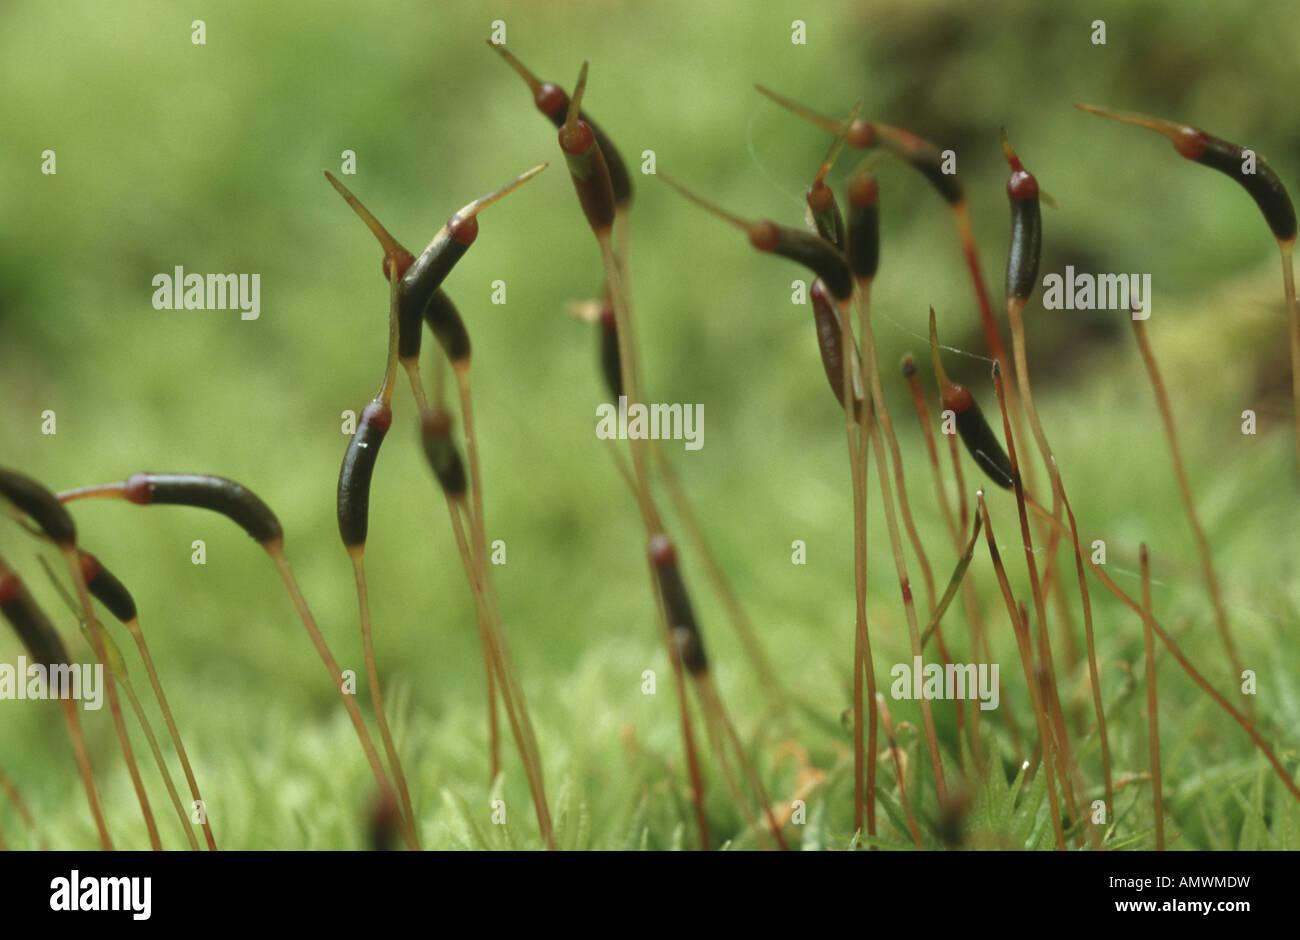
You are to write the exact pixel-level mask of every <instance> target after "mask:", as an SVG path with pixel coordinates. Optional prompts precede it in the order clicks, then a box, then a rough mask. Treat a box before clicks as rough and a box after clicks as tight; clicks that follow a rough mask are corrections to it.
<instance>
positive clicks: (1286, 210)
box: [1180, 131, 1296, 242]
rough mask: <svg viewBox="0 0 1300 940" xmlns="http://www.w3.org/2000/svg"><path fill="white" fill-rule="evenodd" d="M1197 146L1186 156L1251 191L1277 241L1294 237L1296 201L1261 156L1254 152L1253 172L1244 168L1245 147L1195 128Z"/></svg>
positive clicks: (1286, 240) (1284, 240)
mask: <svg viewBox="0 0 1300 940" xmlns="http://www.w3.org/2000/svg"><path fill="white" fill-rule="evenodd" d="M1196 133H1197V134H1198V135H1199V147H1198V146H1197V145H1195V144H1194V145H1192V148H1191V149H1192V151H1193V152H1195V153H1196V156H1193V157H1189V159H1191V160H1195V161H1196V162H1197V163H1200V164H1202V165H1204V166H1208V167H1210V168H1211V169H1215V170H1218V171H1219V172H1220V173H1223V174H1224V175H1225V176H1230V177H1232V178H1233V179H1234V180H1236V181H1237V182H1238V183H1239V184H1241V187H1242V188H1243V189H1244V190H1246V192H1248V193H1250V198H1251V199H1253V200H1255V205H1257V206H1259V211H1260V212H1261V213H1263V215H1264V221H1265V222H1267V223H1268V227H1269V229H1270V230H1271V231H1272V232H1273V237H1274V238H1276V239H1277V240H1278V241H1282V242H1289V241H1293V240H1294V239H1295V237H1296V216H1295V205H1294V204H1293V203H1292V202H1291V196H1290V194H1289V193H1287V191H1286V187H1285V186H1283V185H1282V180H1281V179H1280V178H1279V177H1278V175H1277V173H1276V172H1274V170H1273V168H1272V167H1271V166H1269V165H1268V164H1267V163H1266V162H1264V159H1263V158H1262V157H1260V156H1259V155H1258V154H1256V155H1255V159H1254V169H1255V172H1253V173H1246V172H1243V170H1244V168H1245V167H1246V165H1247V161H1246V150H1245V148H1244V147H1239V146H1238V145H1237V144H1233V143H1229V142H1228V141H1226V140H1223V139H1222V138H1220V137H1214V136H1213V135H1211V134H1207V133H1205V132H1204V131H1197V132H1196ZM1180 152H1181V150H1180Z"/></svg>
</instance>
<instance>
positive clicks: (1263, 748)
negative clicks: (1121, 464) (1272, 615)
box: [1088, 558, 1300, 802]
mask: <svg viewBox="0 0 1300 940" xmlns="http://www.w3.org/2000/svg"><path fill="white" fill-rule="evenodd" d="M1088 567H1089V568H1091V569H1092V573H1093V575H1094V576H1095V577H1096V578H1097V580H1099V581H1101V583H1102V584H1103V585H1105V587H1106V590H1108V591H1110V593H1111V594H1113V595H1115V597H1117V598H1118V599H1119V600H1120V601H1121V602H1122V603H1123V604H1124V605H1125V606H1127V607H1128V608H1129V609H1130V610H1132V611H1133V612H1134V613H1136V614H1137V615H1138V616H1139V617H1143V618H1146V619H1149V620H1150V621H1151V629H1152V630H1154V631H1155V634H1156V636H1158V637H1159V638H1160V642H1162V643H1164V644H1165V648H1166V649H1168V650H1169V652H1170V653H1171V654H1172V655H1173V657H1174V659H1175V660H1177V661H1178V665H1179V666H1181V667H1182V668H1183V672H1185V673H1187V675H1188V677H1189V678H1190V679H1191V680H1192V681H1193V682H1194V683H1196V685H1197V687H1198V688H1200V690H1201V691H1202V692H1204V693H1205V694H1206V695H1208V696H1209V697H1210V699H1211V700H1213V702H1214V704H1216V705H1218V706H1219V707H1220V708H1221V709H1223V710H1224V711H1225V712H1227V713H1228V715H1229V717H1231V718H1232V720H1233V721H1235V722H1236V723H1237V724H1238V725H1240V726H1241V730H1243V731H1245V732H1246V734H1247V735H1249V736H1250V740H1251V741H1252V742H1254V744H1255V747H1257V748H1258V749H1259V751H1260V753H1261V754H1263V755H1264V757H1265V759H1267V760H1268V762H1269V764H1271V765H1272V766H1273V770H1274V772H1275V773H1276V774H1277V776H1278V779H1280V780H1281V781H1282V785H1283V786H1285V787H1286V788H1287V790H1289V791H1290V792H1291V795H1292V796H1293V797H1295V799H1296V801H1297V802H1300V786H1297V785H1296V782H1295V781H1294V780H1293V779H1292V778H1291V772H1290V771H1289V770H1287V768H1286V765H1285V764H1283V763H1282V762H1281V761H1280V760H1278V757H1277V755H1276V754H1275V753H1273V749H1272V748H1271V747H1269V746H1268V742H1267V741H1265V740H1264V736H1263V735H1262V734H1260V733H1259V729H1257V728H1256V727H1255V723H1254V722H1253V721H1251V720H1250V719H1249V718H1248V717H1247V716H1246V715H1245V714H1243V713H1242V712H1241V711H1240V710H1239V709H1237V708H1235V707H1234V706H1233V704H1232V703H1231V702H1229V701H1228V700H1227V699H1226V698H1225V697H1224V696H1223V695H1222V694H1221V693H1220V692H1218V691H1217V690H1216V689H1215V688H1214V686H1212V685H1210V683H1209V680H1207V679H1206V678H1205V676H1203V675H1202V674H1201V673H1200V671H1199V670H1198V669H1197V668H1196V667H1195V666H1193V665H1192V661H1191V660H1190V659H1188V658H1187V656H1186V655H1184V653H1183V651H1182V649H1181V648H1180V647H1179V646H1178V644H1177V643H1175V642H1174V638H1173V637H1171V636H1170V635H1169V634H1168V633H1167V632H1165V629H1164V628H1163V627H1162V626H1160V622H1159V621H1158V620H1156V618H1155V617H1154V616H1152V615H1150V614H1148V613H1147V612H1145V611H1144V610H1143V609H1142V606H1141V605H1140V604H1139V603H1138V602H1137V601H1135V600H1133V598H1131V597H1129V596H1128V594H1126V593H1125V592H1124V590H1123V589H1122V588H1120V586H1119V585H1117V584H1116V583H1115V582H1114V581H1113V580H1112V579H1111V577H1110V575H1108V574H1107V573H1106V571H1105V569H1103V568H1102V567H1101V566H1100V565H1098V564H1096V563H1095V562H1093V560H1092V559H1091V558H1089V559H1088Z"/></svg>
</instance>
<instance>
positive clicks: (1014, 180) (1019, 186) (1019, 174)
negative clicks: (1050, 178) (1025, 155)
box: [1007, 161, 1038, 202]
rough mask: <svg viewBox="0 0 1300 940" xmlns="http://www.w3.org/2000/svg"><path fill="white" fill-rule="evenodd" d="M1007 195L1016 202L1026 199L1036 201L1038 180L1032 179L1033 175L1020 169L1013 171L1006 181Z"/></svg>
mask: <svg viewBox="0 0 1300 940" xmlns="http://www.w3.org/2000/svg"><path fill="white" fill-rule="evenodd" d="M1016 162H1017V163H1018V162H1019V161H1016ZM1007 195H1008V196H1010V197H1011V198H1012V199H1015V200H1016V201H1017V202H1022V201H1024V200H1026V199H1037V198H1038V180H1037V179H1035V178H1034V174H1032V173H1030V172H1029V171H1028V170H1026V169H1024V168H1023V167H1021V168H1020V169H1018V170H1015V171H1014V172H1013V173H1012V174H1011V176H1010V178H1009V179H1008V180H1007Z"/></svg>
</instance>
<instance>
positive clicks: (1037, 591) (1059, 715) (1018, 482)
mask: <svg viewBox="0 0 1300 940" xmlns="http://www.w3.org/2000/svg"><path fill="white" fill-rule="evenodd" d="M993 388H994V390H995V391H996V393H997V399H998V406H999V408H1000V409H1001V411H1002V431H1003V435H1004V436H1005V438H1006V442H1007V458H1008V460H1010V462H1011V480H1012V484H1013V488H1014V489H1015V493H1016V512H1017V515H1018V516H1019V519H1020V537H1021V539H1022V541H1023V545H1024V552H1025V566H1026V568H1028V570H1029V588H1030V594H1031V596H1032V597H1033V601H1034V612H1035V614H1036V615H1037V618H1038V656H1039V660H1040V662H1039V667H1040V668H1041V669H1042V670H1043V671H1044V673H1045V675H1046V680H1047V682H1048V687H1047V688H1048V692H1047V705H1048V710H1049V714H1050V715H1051V717H1052V722H1053V725H1054V730H1055V735H1056V738H1055V747H1054V748H1053V753H1054V754H1055V757H1056V759H1057V761H1058V762H1059V763H1058V770H1059V771H1060V775H1061V792H1062V793H1063V794H1064V795H1065V804H1066V808H1067V809H1068V811H1069V813H1070V818H1071V819H1077V818H1078V810H1077V805H1076V803H1075V799H1074V790H1073V787H1072V785H1071V782H1070V769H1071V767H1073V766H1074V761H1073V758H1072V756H1071V754H1070V739H1069V731H1068V729H1067V728H1066V725H1065V716H1064V713H1063V711H1062V709H1061V698H1060V686H1059V684H1058V683H1057V681H1056V666H1055V664H1054V662H1053V656H1052V641H1051V637H1050V635H1049V633H1048V629H1047V607H1046V604H1045V603H1044V600H1043V587H1042V582H1041V581H1040V580H1039V577H1038V564H1037V562H1036V561H1035V560H1034V539H1033V535H1032V534H1031V532H1030V528H1029V514H1028V512H1027V510H1026V508H1025V486H1024V480H1023V479H1022V478H1021V475H1020V461H1019V460H1018V458H1017V456H1016V440H1015V435H1014V434H1012V432H1011V419H1010V415H1009V414H1008V411H1007V401H1006V383H1005V382H1004V381H1003V379H1002V370H1001V369H1000V368H999V367H998V365H997V364H996V363H995V364H994V366H993Z"/></svg>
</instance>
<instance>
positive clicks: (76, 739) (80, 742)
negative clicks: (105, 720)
mask: <svg viewBox="0 0 1300 940" xmlns="http://www.w3.org/2000/svg"><path fill="white" fill-rule="evenodd" d="M59 704H60V705H62V706H63V720H64V722H65V723H66V724H67V726H68V738H69V740H71V741H72V754H73V757H74V758H76V761H77V772H78V773H79V774H80V775H81V786H82V789H84V790H85V791H86V802H87V803H88V804H89V805H90V815H91V816H93V817H94V819H95V829H96V830H98V832H99V846H100V848H102V849H103V850H104V851H105V852H111V851H113V839H112V837H111V836H110V835H109V834H108V825H107V824H106V823H105V822H104V808H103V807H102V806H100V803H99V791H98V790H96V789H95V773H94V771H93V770H92V769H91V766H90V755H89V753H88V752H87V751H86V737H85V735H84V734H82V731H81V718H80V717H79V716H78V715H77V703H76V702H75V701H73V700H72V699H70V698H63V699H59Z"/></svg>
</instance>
